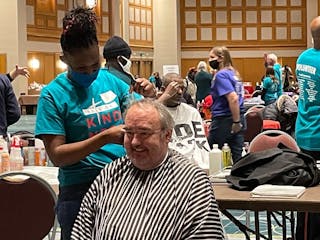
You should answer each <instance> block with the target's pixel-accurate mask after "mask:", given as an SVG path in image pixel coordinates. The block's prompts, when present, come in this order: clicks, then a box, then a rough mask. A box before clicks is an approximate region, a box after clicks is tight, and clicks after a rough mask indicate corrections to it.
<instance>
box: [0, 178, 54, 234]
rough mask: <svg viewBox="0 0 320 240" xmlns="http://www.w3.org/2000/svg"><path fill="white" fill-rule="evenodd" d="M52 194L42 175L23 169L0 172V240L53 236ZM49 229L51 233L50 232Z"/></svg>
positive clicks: (52, 191)
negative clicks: (23, 170) (21, 170)
mask: <svg viewBox="0 0 320 240" xmlns="http://www.w3.org/2000/svg"><path fill="white" fill-rule="evenodd" d="M56 200H57V197H56V194H55V192H54V190H53V189H52V188H51V186H50V185H49V184H48V183H47V182H46V181H45V180H44V179H42V178H40V177H38V176H36V175H34V174H31V173H27V172H6V173H3V174H1V175H0V212H1V220H0V235H1V239H15V240H20V239H21V240H25V239H39V240H41V239H43V238H45V237H46V236H47V235H48V238H49V239H55V234H56V228H57V219H56V215H55V210H54V208H55V204H56ZM50 231H51V234H50Z"/></svg>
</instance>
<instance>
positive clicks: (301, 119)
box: [296, 16, 320, 240]
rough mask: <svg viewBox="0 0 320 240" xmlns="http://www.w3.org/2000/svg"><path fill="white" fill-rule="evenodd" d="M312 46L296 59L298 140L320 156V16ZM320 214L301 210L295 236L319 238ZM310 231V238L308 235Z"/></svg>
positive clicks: (314, 24)
mask: <svg viewBox="0 0 320 240" xmlns="http://www.w3.org/2000/svg"><path fill="white" fill-rule="evenodd" d="M310 27H311V34H312V38H313V41H314V46H313V48H309V49H307V50H305V51H304V52H302V53H301V54H300V56H299V57H298V59H297V63H296V77H297V79H298V83H299V89H300V96H299V102H298V116H297V120H296V140H297V143H298V145H299V147H300V150H301V151H302V152H303V153H307V154H309V155H311V156H312V157H313V158H314V159H316V160H319V159H320V117H319V113H320V96H319V94H320V61H319V59H320V16H318V17H316V18H314V19H313V20H312V21H311V25H310ZM306 223H307V224H306ZM319 223H320V214H319V213H311V212H309V213H308V214H307V215H305V213H303V212H301V213H298V217H297V231H296V232H297V235H296V239H308V240H311V239H312V240H313V239H320V228H319ZM305 233H307V238H305V235H304V234H305Z"/></svg>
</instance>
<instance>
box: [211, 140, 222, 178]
mask: <svg viewBox="0 0 320 240" xmlns="http://www.w3.org/2000/svg"><path fill="white" fill-rule="evenodd" d="M221 169H222V151H221V150H220V149H219V148H218V144H213V145H212V150H211V151H210V152H209V175H213V174H215V173H218V172H219V171H221Z"/></svg>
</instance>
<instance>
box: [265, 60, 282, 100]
mask: <svg viewBox="0 0 320 240" xmlns="http://www.w3.org/2000/svg"><path fill="white" fill-rule="evenodd" d="M278 86H279V80H278V79H277V78H276V76H275V72H274V68H273V67H272V66H268V67H267V68H266V75H265V77H264V79H263V83H262V92H263V94H262V96H263V97H262V100H264V103H265V105H269V104H271V103H273V102H275V101H277V99H278V98H279V97H280V96H279V95H278Z"/></svg>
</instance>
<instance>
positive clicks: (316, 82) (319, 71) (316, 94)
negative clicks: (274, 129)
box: [295, 48, 320, 151]
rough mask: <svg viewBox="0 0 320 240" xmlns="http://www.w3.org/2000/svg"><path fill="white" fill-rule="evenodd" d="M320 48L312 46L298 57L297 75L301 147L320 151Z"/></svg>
mask: <svg viewBox="0 0 320 240" xmlns="http://www.w3.org/2000/svg"><path fill="white" fill-rule="evenodd" d="M317 59H320V50H316V49H314V48H310V49H308V50H305V51H304V52H303V53H301V54H300V56H299V57H298V59H297V64H296V76H297V80H298V83H299V89H300V96H299V102H298V117H297V120H296V130H295V131H296V140H297V143H298V145H299V147H301V148H303V149H306V150H310V151H320V116H319V114H320V61H319V60H317Z"/></svg>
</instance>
